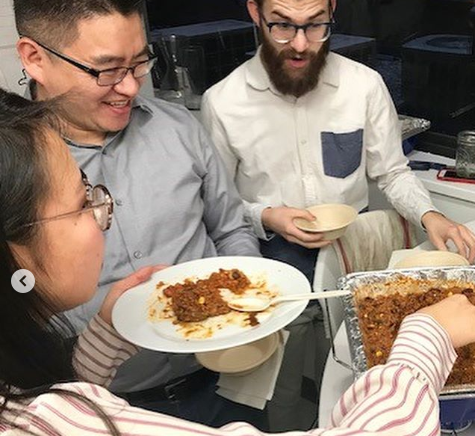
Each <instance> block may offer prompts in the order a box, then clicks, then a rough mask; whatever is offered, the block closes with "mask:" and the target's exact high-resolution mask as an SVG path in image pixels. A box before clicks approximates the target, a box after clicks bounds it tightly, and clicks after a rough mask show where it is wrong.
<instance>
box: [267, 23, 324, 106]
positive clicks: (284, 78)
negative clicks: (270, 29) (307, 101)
mask: <svg viewBox="0 0 475 436" xmlns="http://www.w3.org/2000/svg"><path fill="white" fill-rule="evenodd" d="M261 38H262V39H261V40H262V49H261V58H262V62H263V64H264V67H265V69H266V70H267V74H269V78H270V80H271V82H272V84H273V85H274V86H275V88H276V89H277V91H279V92H280V93H281V94H283V95H293V96H294V97H296V98H299V97H302V95H305V94H307V93H308V92H310V91H312V90H313V89H315V88H316V87H317V85H318V81H319V79H320V74H321V72H322V70H323V68H324V67H325V64H326V60H327V56H328V53H329V51H330V40H327V41H325V42H324V43H323V45H322V47H321V49H320V50H319V51H318V52H317V53H315V52H311V51H306V52H303V53H298V52H296V51H295V50H294V49H293V48H288V49H284V50H282V51H281V52H278V51H277V50H276V48H275V47H274V46H273V45H272V43H271V42H270V41H269V39H267V35H263V34H262V32H261ZM294 58H297V59H302V60H308V61H309V63H308V65H307V67H305V68H302V69H299V70H298V71H299V74H298V75H297V74H292V72H291V71H290V72H289V71H288V67H287V66H286V61H287V60H288V59H294Z"/></svg>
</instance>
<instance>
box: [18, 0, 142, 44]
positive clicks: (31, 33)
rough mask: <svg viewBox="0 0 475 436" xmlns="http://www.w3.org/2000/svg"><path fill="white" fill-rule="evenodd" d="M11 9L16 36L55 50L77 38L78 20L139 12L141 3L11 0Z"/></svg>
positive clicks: (137, 0)
mask: <svg viewBox="0 0 475 436" xmlns="http://www.w3.org/2000/svg"><path fill="white" fill-rule="evenodd" d="M13 6H14V10H15V21H16V27H17V30H18V33H19V34H20V35H23V36H28V37H30V38H32V39H34V40H37V41H39V42H41V43H43V44H46V45H50V46H51V47H55V48H60V47H64V46H67V45H68V44H70V43H71V42H72V41H74V40H75V39H76V38H77V28H78V22H79V21H80V20H85V19H89V18H92V17H94V16H97V15H99V16H100V15H110V14H112V13H114V12H118V13H120V14H121V15H124V16H129V15H133V14H140V15H142V13H143V9H142V8H143V3H142V0H14V2H13Z"/></svg>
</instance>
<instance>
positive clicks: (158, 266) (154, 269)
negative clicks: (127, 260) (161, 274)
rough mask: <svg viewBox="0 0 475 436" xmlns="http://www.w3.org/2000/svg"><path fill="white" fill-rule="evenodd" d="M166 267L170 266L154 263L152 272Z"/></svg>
mask: <svg viewBox="0 0 475 436" xmlns="http://www.w3.org/2000/svg"><path fill="white" fill-rule="evenodd" d="M168 267H170V265H162V264H160V265H155V266H154V267H153V272H154V273H156V272H158V271H162V270H164V269H166V268H168Z"/></svg>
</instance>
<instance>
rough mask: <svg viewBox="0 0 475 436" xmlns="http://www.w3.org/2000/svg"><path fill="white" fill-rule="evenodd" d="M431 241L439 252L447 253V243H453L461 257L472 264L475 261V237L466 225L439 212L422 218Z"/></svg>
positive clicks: (427, 214)
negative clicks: (449, 241)
mask: <svg viewBox="0 0 475 436" xmlns="http://www.w3.org/2000/svg"><path fill="white" fill-rule="evenodd" d="M422 224H423V225H424V227H425V228H426V230H427V235H428V236H429V240H430V241H431V242H432V243H433V244H434V246H435V247H436V248H437V249H438V250H445V251H447V246H446V243H447V241H448V240H449V239H450V240H451V241H453V243H454V244H455V246H456V247H457V250H458V252H459V254H460V255H462V256H464V257H465V258H467V259H468V261H469V262H470V263H473V262H474V261H475V235H474V234H473V233H472V232H471V231H470V230H469V229H468V228H467V227H465V226H464V225H462V224H458V223H456V222H454V221H451V220H449V219H447V218H446V217H445V216H443V215H441V214H440V213H437V212H427V213H426V214H424V216H423V217H422Z"/></svg>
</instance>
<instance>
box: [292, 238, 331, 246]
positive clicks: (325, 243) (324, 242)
mask: <svg viewBox="0 0 475 436" xmlns="http://www.w3.org/2000/svg"><path fill="white" fill-rule="evenodd" d="M286 239H287V238H286ZM287 240H288V241H289V242H293V243H294V244H298V245H301V246H302V247H305V248H309V249H314V248H323V247H327V246H328V245H331V244H332V243H333V241H327V240H319V241H315V242H304V241H302V240H300V239H298V238H295V237H293V236H289V237H288V239H287Z"/></svg>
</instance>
